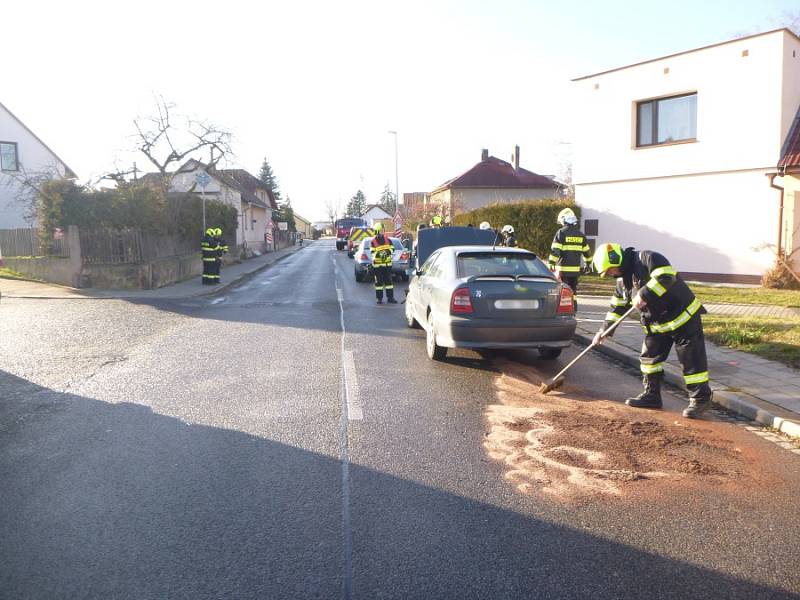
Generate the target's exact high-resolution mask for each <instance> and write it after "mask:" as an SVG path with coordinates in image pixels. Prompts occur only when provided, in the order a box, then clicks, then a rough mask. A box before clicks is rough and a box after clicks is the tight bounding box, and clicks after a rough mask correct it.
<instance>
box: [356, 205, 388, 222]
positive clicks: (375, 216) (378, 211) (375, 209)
mask: <svg viewBox="0 0 800 600" xmlns="http://www.w3.org/2000/svg"><path fill="white" fill-rule="evenodd" d="M361 218H362V219H364V220H365V221H366V222H367V225H368V226H370V227H372V226H373V225H374V224H375V222H376V221H382V220H384V219H391V218H392V215H390V214H389V213H388V212H386V211H385V210H383V209H382V208H381V207H380V206H379V205H377V204H370V205H369V206H368V207H367V210H365V211H364V213H363V214H362V215H361Z"/></svg>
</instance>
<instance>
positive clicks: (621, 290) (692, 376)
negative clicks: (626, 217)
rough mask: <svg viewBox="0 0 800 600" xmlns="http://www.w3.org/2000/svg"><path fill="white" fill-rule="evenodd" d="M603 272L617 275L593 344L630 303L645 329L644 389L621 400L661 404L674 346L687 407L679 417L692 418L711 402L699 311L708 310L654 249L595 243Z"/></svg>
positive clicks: (630, 403) (596, 262)
mask: <svg viewBox="0 0 800 600" xmlns="http://www.w3.org/2000/svg"><path fill="white" fill-rule="evenodd" d="M592 262H593V264H594V268H595V271H597V272H598V273H600V276H601V277H605V276H611V277H616V278H617V287H616V290H615V291H614V295H613V296H612V297H611V310H610V311H609V312H608V313H607V314H606V317H605V322H604V323H603V327H602V328H601V329H600V331H598V332H597V334H596V335H595V337H594V340H593V342H592V345H593V346H594V345H598V344H602V343H603V340H604V339H605V338H607V337H610V335H611V334H612V333H613V331H608V335H605V334H604V332H605V331H606V330H609V328H610V327H611V326H612V325H613V324H614V323H615V322H617V321H618V320H620V319H621V318H622V317H623V315H625V313H626V311H628V310H629V308H630V307H631V306H633V307H635V308H637V309H639V312H640V314H641V321H642V327H643V328H644V330H645V338H644V343H643V344H642V353H641V356H640V359H639V361H640V367H641V371H642V376H643V379H644V390H643V391H642V393H641V394H639V395H638V396H636V397H634V398H628V399H627V400H626V401H625V404H627V405H628V406H633V407H635V408H661V382H662V381H663V379H664V362H665V361H666V360H667V356H668V355H669V351H670V349H671V348H672V345H673V344H674V345H675V351H676V352H677V354H678V360H679V361H680V363H681V367H683V379H684V382H685V383H686V389H687V391H688V392H689V406H688V407H687V408H686V409H685V410H684V411H683V416H684V417H688V418H690V419H695V418H697V417H699V416H700V415H701V414H703V413H704V412H705V411H706V410H708V408H709V407H710V406H711V397H712V391H711V387H710V386H709V384H708V362H707V360H706V345H705V338H704V337H703V322H702V320H701V315H703V314H704V313H705V312H706V310H705V308H703V305H702V304H700V301H699V300H698V299H697V298H695V295H694V293H693V292H692V290H691V289H689V286H688V285H686V283H685V282H684V281H683V279H682V278H681V276H680V275H679V274H678V272H677V271H676V270H675V269H673V268H672V266H671V265H670V264H669V261H668V260H667V259H666V258H665V257H664V256H663V255H661V254H659V253H658V252H653V251H651V250H641V251H636V250H635V249H634V248H624V249H623V248H622V246H620V245H619V244H614V243H606V244H601V245H600V246H598V248H597V251H596V252H595V253H594V257H593V260H592Z"/></svg>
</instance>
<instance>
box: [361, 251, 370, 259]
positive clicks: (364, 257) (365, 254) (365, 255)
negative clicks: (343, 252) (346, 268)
mask: <svg viewBox="0 0 800 600" xmlns="http://www.w3.org/2000/svg"><path fill="white" fill-rule="evenodd" d="M359 260H369V258H367V253H366V252H362V253H361V258H359Z"/></svg>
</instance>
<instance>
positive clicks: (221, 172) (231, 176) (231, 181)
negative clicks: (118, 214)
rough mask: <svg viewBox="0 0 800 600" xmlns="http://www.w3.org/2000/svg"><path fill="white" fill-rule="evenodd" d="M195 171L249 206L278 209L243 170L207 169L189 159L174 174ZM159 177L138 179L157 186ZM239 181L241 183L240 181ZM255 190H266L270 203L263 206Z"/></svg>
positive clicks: (256, 179) (270, 194)
mask: <svg viewBox="0 0 800 600" xmlns="http://www.w3.org/2000/svg"><path fill="white" fill-rule="evenodd" d="M197 169H201V170H205V171H206V173H208V174H209V175H211V176H212V177H214V178H216V179H218V180H220V181H221V182H222V183H224V184H225V185H226V186H228V187H229V188H231V189H234V190H236V191H237V192H239V194H241V196H242V200H244V201H245V202H249V203H250V204H254V205H256V206H260V207H261V208H272V209H274V210H276V209H277V208H278V207H277V205H276V203H275V197H274V196H273V195H272V192H271V191H270V190H269V189H267V188H266V187H264V184H263V183H261V180H259V179H258V178H256V177H253V176H252V175H250V173H248V172H247V171H245V170H244V169H215V168H214V167H209V166H207V165H205V164H204V163H201V162H200V161H198V160H195V159H193V158H190V159H189V160H188V161H186V162H185V163H183V164H182V165H181V166H180V168H179V169H178V170H177V171H175V172H176V173H190V172H192V171H195V170H197ZM160 177H161V175H160V174H158V173H145V174H144V175H142V176H141V177H140V178H139V179H140V181H143V182H145V183H148V184H158V183H159V182H160ZM240 179H241V181H240ZM251 180H255V181H257V182H258V185H254V184H253V181H251ZM257 188H263V189H265V190H267V194H268V196H269V200H270V203H269V204H265V203H264V201H263V200H261V198H259V197H258V196H256V194H255V190H256V189H257Z"/></svg>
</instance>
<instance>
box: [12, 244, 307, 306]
mask: <svg viewBox="0 0 800 600" xmlns="http://www.w3.org/2000/svg"><path fill="white" fill-rule="evenodd" d="M312 243H313V242H305V243H304V244H303V245H302V246H289V247H288V248H284V249H282V250H277V251H275V252H268V253H267V254H262V255H261V256H258V257H256V258H251V259H250V260H246V261H244V262H242V263H240V264H233V265H229V266H227V267H223V268H222V284H221V285H216V286H204V285H202V284H201V283H200V276H199V275H198V276H197V277H192V278H191V279H187V280H185V281H180V282H178V283H175V284H173V285H168V286H164V287H162V288H158V289H155V290H97V289H92V288H86V289H78V288H70V287H65V286H60V285H53V284H50V283H38V282H35V281H20V280H16V279H2V278H0V294H2V297H3V298H37V299H63V300H81V299H89V300H91V299H94V300H97V299H138V300H142V299H146V300H169V299H180V298H196V297H199V296H209V295H211V294H216V293H219V292H221V291H222V290H225V289H227V288H229V287H231V286H232V285H234V284H235V283H239V282H240V281H241V280H242V279H244V278H246V277H249V276H251V275H255V274H256V273H258V272H260V271H262V270H264V269H266V268H267V267H269V266H270V265H273V264H275V263H276V262H278V261H280V260H282V259H284V258H286V257H287V256H290V255H292V254H294V253H295V252H298V251H300V250H302V249H303V248H307V247H308V246H310V245H311V244H312Z"/></svg>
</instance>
